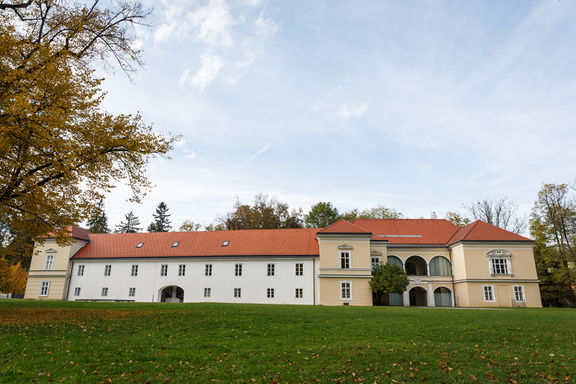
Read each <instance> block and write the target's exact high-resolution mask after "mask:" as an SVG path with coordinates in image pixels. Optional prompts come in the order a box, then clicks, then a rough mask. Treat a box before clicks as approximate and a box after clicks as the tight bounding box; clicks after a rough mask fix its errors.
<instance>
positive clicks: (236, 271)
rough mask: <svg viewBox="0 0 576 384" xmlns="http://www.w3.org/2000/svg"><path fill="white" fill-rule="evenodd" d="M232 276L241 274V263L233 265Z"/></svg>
mask: <svg viewBox="0 0 576 384" xmlns="http://www.w3.org/2000/svg"><path fill="white" fill-rule="evenodd" d="M234 276H242V264H236V265H235V266H234Z"/></svg>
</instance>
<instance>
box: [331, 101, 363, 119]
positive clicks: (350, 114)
mask: <svg viewBox="0 0 576 384" xmlns="http://www.w3.org/2000/svg"><path fill="white" fill-rule="evenodd" d="M367 110H368V105H367V104H348V103H344V104H342V105H341V106H340V108H338V111H337V112H336V115H337V116H338V117H340V118H341V119H359V118H360V117H362V116H364V114H365V113H366V111H367Z"/></svg>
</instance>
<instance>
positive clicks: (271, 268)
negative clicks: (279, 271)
mask: <svg viewBox="0 0 576 384" xmlns="http://www.w3.org/2000/svg"><path fill="white" fill-rule="evenodd" d="M268 276H274V264H268Z"/></svg>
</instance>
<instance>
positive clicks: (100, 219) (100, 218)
mask: <svg viewBox="0 0 576 384" xmlns="http://www.w3.org/2000/svg"><path fill="white" fill-rule="evenodd" d="M86 224H87V225H88V229H90V232H92V233H109V232H110V229H109V228H108V217H107V216H106V212H105V211H104V199H100V201H99V202H98V205H97V206H96V207H94V208H93V209H92V211H91V212H90V217H88V220H87V221H86Z"/></svg>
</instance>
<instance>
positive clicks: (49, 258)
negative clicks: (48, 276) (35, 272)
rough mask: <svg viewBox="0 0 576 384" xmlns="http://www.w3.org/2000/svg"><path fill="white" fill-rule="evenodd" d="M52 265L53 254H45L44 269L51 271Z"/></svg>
mask: <svg viewBox="0 0 576 384" xmlns="http://www.w3.org/2000/svg"><path fill="white" fill-rule="evenodd" d="M53 267H54V255H46V263H45V264H44V269H45V270H47V271H51V270H52V268H53Z"/></svg>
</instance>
